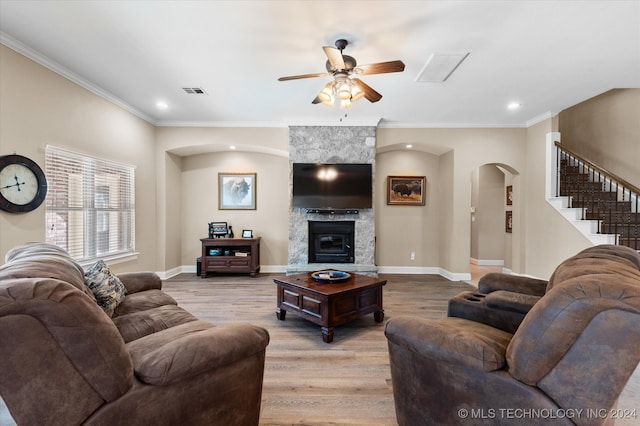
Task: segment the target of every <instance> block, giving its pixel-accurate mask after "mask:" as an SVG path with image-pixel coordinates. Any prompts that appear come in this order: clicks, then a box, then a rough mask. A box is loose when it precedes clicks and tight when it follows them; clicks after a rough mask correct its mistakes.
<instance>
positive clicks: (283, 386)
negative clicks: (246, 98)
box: [164, 274, 471, 425]
mask: <svg viewBox="0 0 640 426" xmlns="http://www.w3.org/2000/svg"><path fill="white" fill-rule="evenodd" d="M277 275H279V274H260V275H259V276H258V277H257V278H255V279H250V278H247V277H234V276H223V277H210V278H207V279H206V280H202V279H199V278H194V277H195V275H183V276H179V277H176V278H172V279H170V280H168V281H166V282H165V284H164V289H165V291H167V292H168V293H169V294H171V295H172V296H173V297H174V298H175V299H176V300H178V302H179V304H180V305H181V306H183V307H184V308H185V309H187V310H188V311H190V312H192V313H193V314H195V315H196V316H198V317H199V318H202V319H205V320H209V321H212V322H213V323H215V324H224V323H229V322H237V321H242V322H250V323H252V324H255V325H259V326H262V327H264V328H266V329H267V330H269V334H270V336H271V341H270V343H269V346H268V347H267V356H266V363H265V374H264V385H263V394H262V397H263V401H262V413H261V424H263V425H293V424H304V425H331V424H340V425H373V424H375V425H396V424H397V423H396V418H395V409H394V406H393V393H392V389H391V375H390V371H389V356H388V350H387V342H386V338H385V337H384V332H383V330H384V323H381V324H378V323H376V322H375V321H374V319H373V314H371V315H367V316H365V317H363V318H360V319H357V320H355V321H352V322H350V323H347V324H344V325H341V326H338V327H336V329H335V336H334V340H333V342H332V343H330V344H327V343H324V342H323V341H322V334H321V331H320V327H319V326H317V325H315V324H312V323H310V322H308V321H306V320H303V319H301V318H298V317H297V316H294V315H288V316H287V317H286V320H285V321H279V320H278V319H277V318H276V314H275V307H276V292H275V288H276V287H275V284H274V283H273V277H274V276H277ZM384 278H386V279H387V281H388V283H387V285H386V286H385V287H384V289H383V293H384V311H385V321H386V319H389V318H392V317H393V316H397V315H403V314H408V313H412V314H416V315H421V316H427V317H432V318H438V317H443V316H446V306H447V301H448V300H449V298H450V297H451V296H453V295H455V294H457V293H459V292H460V291H463V290H466V289H469V288H471V286H469V285H468V284H465V283H460V282H449V281H447V280H445V279H443V278H442V277H439V276H433V275H426V276H425V275H420V276H409V275H385V276H384Z"/></svg>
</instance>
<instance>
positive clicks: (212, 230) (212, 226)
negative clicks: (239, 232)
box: [209, 222, 228, 238]
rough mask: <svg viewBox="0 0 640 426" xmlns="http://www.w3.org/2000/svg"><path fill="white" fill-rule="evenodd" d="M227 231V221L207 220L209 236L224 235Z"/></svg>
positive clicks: (217, 236)
mask: <svg viewBox="0 0 640 426" xmlns="http://www.w3.org/2000/svg"><path fill="white" fill-rule="evenodd" d="M227 232H228V230H227V222H209V238H222V237H226V236H227Z"/></svg>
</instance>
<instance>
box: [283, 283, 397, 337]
mask: <svg viewBox="0 0 640 426" xmlns="http://www.w3.org/2000/svg"><path fill="white" fill-rule="evenodd" d="M311 274H312V272H307V273H302V274H295V275H287V276H284V277H278V278H274V280H273V281H274V282H275V283H276V284H277V286H278V305H277V307H276V316H277V318H278V319H279V320H280V321H284V319H285V316H286V314H287V311H291V313H292V314H294V315H298V316H300V317H302V318H304V319H307V320H309V321H311V322H313V323H315V324H318V325H320V326H321V327H322V340H323V341H324V342H325V343H331V342H332V341H333V328H334V327H335V326H337V325H340V324H343V323H345V322H347V321H352V320H354V319H356V318H360V317H362V316H364V315H367V314H371V313H373V318H374V319H375V322H378V323H380V322H382V321H383V320H384V310H383V309H382V286H383V285H385V284H386V283H387V280H381V279H378V278H371V277H367V276H364V275H358V274H354V273H352V274H351V277H350V278H349V279H348V280H347V281H345V282H341V283H319V282H316V281H315V280H314V279H313V277H312V276H311Z"/></svg>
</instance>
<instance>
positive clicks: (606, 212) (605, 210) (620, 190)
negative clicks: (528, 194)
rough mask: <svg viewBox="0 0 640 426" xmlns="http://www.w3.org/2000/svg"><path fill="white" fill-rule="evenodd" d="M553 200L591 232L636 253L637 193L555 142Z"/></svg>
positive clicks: (639, 226)
mask: <svg viewBox="0 0 640 426" xmlns="http://www.w3.org/2000/svg"><path fill="white" fill-rule="evenodd" d="M555 146H556V149H557V153H556V158H557V161H558V168H557V169H558V177H557V185H556V189H557V194H556V195H557V197H559V199H564V200H568V205H567V206H565V207H567V208H568V209H567V210H570V211H573V212H575V213H574V214H575V215H577V216H578V217H576V218H577V219H580V220H582V221H585V226H586V227H587V228H590V231H591V232H595V233H597V234H601V235H602V236H603V237H604V236H605V235H609V236H612V237H613V239H612V240H610V241H612V242H614V243H615V244H618V245H624V246H627V247H631V248H633V249H635V250H640V231H639V229H640V213H639V212H640V209H639V207H640V205H639V200H638V194H640V190H639V189H638V188H636V187H635V186H633V185H631V184H629V183H628V182H626V181H624V180H623V179H621V178H619V177H617V176H615V175H613V174H612V173H609V172H607V171H606V170H604V169H602V168H600V167H598V166H596V165H595V164H593V163H592V162H590V161H589V160H586V159H584V158H582V157H580V156H579V155H578V154H575V153H573V152H572V151H570V150H569V149H567V148H564V147H562V146H561V145H560V143H559V142H555Z"/></svg>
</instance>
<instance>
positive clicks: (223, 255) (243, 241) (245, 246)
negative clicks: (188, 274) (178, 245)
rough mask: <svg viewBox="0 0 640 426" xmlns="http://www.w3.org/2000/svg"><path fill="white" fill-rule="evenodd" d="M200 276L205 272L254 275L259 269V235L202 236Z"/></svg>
mask: <svg viewBox="0 0 640 426" xmlns="http://www.w3.org/2000/svg"><path fill="white" fill-rule="evenodd" d="M200 241H201V242H202V266H201V272H200V277H202V278H206V277H207V272H239V273H248V274H250V275H251V277H255V276H256V274H257V273H258V272H259V271H260V237H256V238H203V239H201V240H200Z"/></svg>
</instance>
